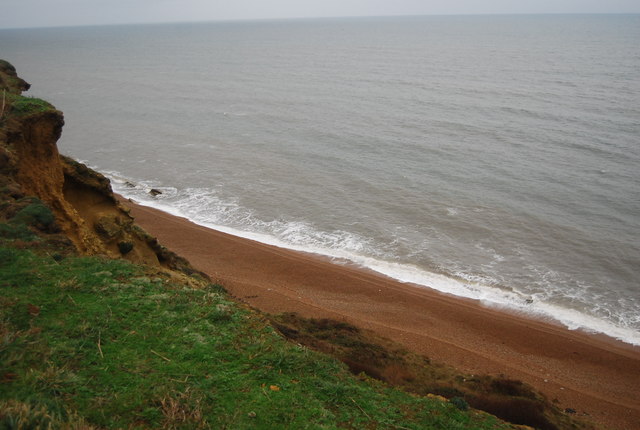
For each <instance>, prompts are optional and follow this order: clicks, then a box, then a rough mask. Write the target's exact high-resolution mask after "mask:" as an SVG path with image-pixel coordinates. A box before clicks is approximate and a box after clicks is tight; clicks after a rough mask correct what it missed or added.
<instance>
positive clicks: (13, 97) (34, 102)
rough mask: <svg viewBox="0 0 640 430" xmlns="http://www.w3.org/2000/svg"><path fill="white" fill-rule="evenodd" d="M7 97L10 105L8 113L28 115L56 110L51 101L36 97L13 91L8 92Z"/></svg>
mask: <svg viewBox="0 0 640 430" xmlns="http://www.w3.org/2000/svg"><path fill="white" fill-rule="evenodd" d="M5 97H6V103H7V105H9V108H8V113H9V114H10V115H15V116H27V115H31V114H35V113H42V112H48V111H52V112H53V111H55V110H56V109H55V107H53V105H52V104H51V103H49V102H47V101H44V100H42V99H39V98H36V97H26V96H22V95H18V94H11V93H6V95H5ZM5 113H6V112H5Z"/></svg>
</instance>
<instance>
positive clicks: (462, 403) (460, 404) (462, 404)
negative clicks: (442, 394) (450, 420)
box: [449, 397, 469, 411]
mask: <svg viewBox="0 0 640 430" xmlns="http://www.w3.org/2000/svg"><path fill="white" fill-rule="evenodd" d="M449 402H450V403H451V404H452V405H453V406H455V407H456V408H458V409H460V410H461V411H466V410H468V409H469V403H467V401H466V400H465V399H463V398H462V397H454V398H452V399H451V400H449Z"/></svg>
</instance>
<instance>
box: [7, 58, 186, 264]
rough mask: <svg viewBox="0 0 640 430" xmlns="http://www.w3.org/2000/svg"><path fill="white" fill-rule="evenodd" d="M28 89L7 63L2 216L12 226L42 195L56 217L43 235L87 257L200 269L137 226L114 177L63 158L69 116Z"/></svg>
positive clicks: (27, 85) (43, 200)
mask: <svg viewBox="0 0 640 430" xmlns="http://www.w3.org/2000/svg"><path fill="white" fill-rule="evenodd" d="M29 87H30V85H29V84H28V83H26V82H25V81H24V80H22V79H20V78H19V77H18V76H17V74H16V72H15V68H13V66H12V65H11V64H9V63H7V62H6V61H3V60H0V92H1V93H2V94H1V95H0V96H1V97H2V101H1V103H2V105H1V107H2V110H1V111H0V197H1V198H2V206H1V210H0V217H2V218H4V219H3V220H4V221H6V220H7V219H9V218H10V217H11V216H13V215H15V214H16V213H18V212H19V210H20V208H23V207H24V206H25V203H24V202H25V199H27V201H30V200H28V197H29V196H35V197H37V198H38V199H40V200H41V201H42V202H43V203H44V204H45V205H46V206H48V207H49V208H50V209H51V211H52V212H53V215H54V216H55V224H47V225H46V226H45V227H43V228H42V230H45V231H44V232H45V233H63V234H64V235H65V236H66V237H67V238H68V239H69V240H70V241H71V243H72V244H73V246H74V247H75V248H76V249H77V251H79V252H80V253H82V254H88V255H95V254H102V255H107V256H109V257H113V258H119V257H123V258H126V259H128V260H131V261H133V262H135V263H142V264H147V265H160V266H165V267H168V268H171V269H181V270H183V271H187V272H193V269H191V268H190V266H189V264H188V263H187V262H186V260H184V259H181V258H180V257H178V256H176V255H175V254H173V253H172V252H170V251H168V250H166V249H165V248H163V247H162V246H160V245H159V244H158V242H157V241H156V240H155V239H154V238H153V237H151V236H149V235H148V234H147V233H145V232H144V231H143V230H142V229H140V228H139V227H138V226H136V225H135V223H134V220H133V218H132V217H131V216H130V215H129V213H128V212H127V211H126V210H125V209H124V208H123V207H122V206H121V205H120V204H119V202H118V201H117V199H116V198H115V196H114V195H113V192H112V190H111V185H110V182H109V180H108V179H107V178H105V177H104V176H103V175H101V174H100V173H98V172H95V171H93V170H91V169H89V168H88V167H86V166H85V165H83V164H81V163H78V162H77V161H74V160H73V159H71V158H68V157H65V156H61V155H60V154H59V152H58V147H57V141H58V139H59V138H60V136H61V134H62V127H63V126H64V117H63V114H62V112H60V111H58V110H56V109H55V108H54V107H53V106H51V105H50V104H48V103H47V102H44V101H42V100H39V99H33V98H28V97H24V96H22V95H21V94H22V91H25V90H27V89H28V88H29Z"/></svg>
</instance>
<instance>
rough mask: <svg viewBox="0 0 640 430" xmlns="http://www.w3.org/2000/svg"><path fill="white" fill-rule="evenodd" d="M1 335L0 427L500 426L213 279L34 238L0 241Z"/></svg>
mask: <svg viewBox="0 0 640 430" xmlns="http://www.w3.org/2000/svg"><path fill="white" fill-rule="evenodd" d="M51 255H54V256H55V257H56V258H53V257H52V256H51ZM0 335H1V340H2V343H1V344H0V427H2V428H4V426H7V427H9V428H17V427H15V426H13V425H12V423H13V424H15V422H16V420H18V419H22V422H26V421H27V420H33V421H35V422H38V421H39V422H47V421H52V422H54V423H57V425H60V423H70V426H71V427H83V426H85V425H88V424H90V425H92V426H96V427H110V428H127V427H138V426H139V427H154V428H159V427H165V428H176V427H183V428H208V427H210V428H233V429H241V428H357V429H362V428H385V429H386V428H421V429H425V428H440V429H458V428H473V429H484V428H487V429H489V428H491V429H493V428H509V426H508V425H506V424H504V423H500V422H498V421H497V420H496V419H495V418H493V417H491V416H488V415H486V414H483V413H479V412H474V411H462V410H460V409H458V408H456V407H455V406H454V404H453V403H449V402H444V401H441V400H439V399H433V398H428V397H419V396H414V395H410V394H407V393H404V392H402V391H399V390H395V389H391V388H388V387H386V386H385V385H383V384H381V383H378V382H375V381H372V380H368V379H367V380H363V379H361V378H357V377H355V376H353V375H351V374H350V373H349V372H348V371H347V369H346V368H345V366H344V365H342V364H340V363H339V362H338V361H336V360H334V359H331V358H329V357H327V356H324V355H321V354H319V353H315V352H313V351H310V350H308V349H306V348H303V347H300V346H296V345H294V344H292V343H290V342H286V341H285V340H284V339H283V338H282V337H281V336H279V335H278V334H277V333H276V332H275V331H274V330H273V329H272V328H271V326H270V325H268V324H267V322H266V321H265V320H264V319H263V318H262V317H261V316H260V315H258V314H256V313H254V312H252V311H249V310H247V309H243V308H242V307H240V306H239V305H237V304H236V303H234V302H232V301H230V300H229V299H228V298H227V296H226V294H225V292H224V291H223V290H222V289H221V288H220V287H217V286H214V285H210V284H207V283H206V282H203V281H196V280H190V281H189V282H185V281H178V280H172V278H171V277H170V276H169V275H167V274H166V273H163V272H159V271H155V270H153V271H152V270H151V269H148V268H143V267H139V266H134V265H131V264H129V263H126V262H124V261H119V260H106V259H100V258H95V257H92V258H88V257H76V256H68V257H65V258H62V256H60V255H57V254H54V251H53V250H51V249H48V248H47V247H46V246H44V245H38V242H32V243H27V242H23V241H10V240H7V239H4V240H0ZM19 417H22V418H19Z"/></svg>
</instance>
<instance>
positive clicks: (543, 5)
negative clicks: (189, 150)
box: [0, 0, 640, 28]
mask: <svg viewBox="0 0 640 430" xmlns="http://www.w3.org/2000/svg"><path fill="white" fill-rule="evenodd" d="M504 13H508V14H511V13H640V1H639V0H2V7H1V13H0V28H11V27H51V26H69V25H95V24H124V23H149V22H180V21H217V20H237V19H272V18H297V17H333V16H383V15H441V14H445V15H449V14H504Z"/></svg>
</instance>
